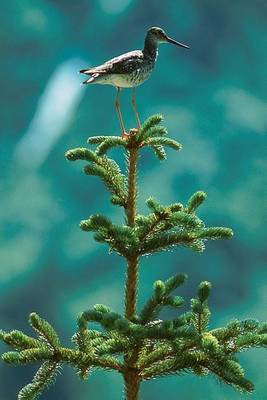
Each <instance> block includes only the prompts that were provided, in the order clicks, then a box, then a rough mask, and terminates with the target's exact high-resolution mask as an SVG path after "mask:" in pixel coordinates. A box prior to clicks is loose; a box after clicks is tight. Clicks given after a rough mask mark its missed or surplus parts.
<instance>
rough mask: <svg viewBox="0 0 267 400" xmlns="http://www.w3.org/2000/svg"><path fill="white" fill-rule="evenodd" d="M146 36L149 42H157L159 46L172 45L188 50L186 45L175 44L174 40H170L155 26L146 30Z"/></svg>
mask: <svg viewBox="0 0 267 400" xmlns="http://www.w3.org/2000/svg"><path fill="white" fill-rule="evenodd" d="M147 36H148V37H149V38H150V39H151V40H153V41H155V42H157V43H158V44H160V43H172V44H176V45H177V46H180V47H184V48H186V49H189V46H187V45H186V44H183V43H180V42H177V41H176V40H174V39H172V38H170V37H169V36H167V34H166V33H165V32H164V30H163V29H161V28H158V27H155V26H153V27H152V28H149V29H148V31H147Z"/></svg>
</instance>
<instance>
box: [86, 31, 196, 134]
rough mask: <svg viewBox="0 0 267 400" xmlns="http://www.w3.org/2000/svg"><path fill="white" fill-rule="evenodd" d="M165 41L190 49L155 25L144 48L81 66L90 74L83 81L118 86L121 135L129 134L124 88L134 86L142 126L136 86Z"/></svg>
mask: <svg viewBox="0 0 267 400" xmlns="http://www.w3.org/2000/svg"><path fill="white" fill-rule="evenodd" d="M162 43H171V44H174V45H176V46H180V47H183V48H186V49H189V46H188V45H186V44H183V43H180V42H177V41H176V40H174V39H172V38H170V37H169V36H167V34H166V33H165V31H164V30H163V29H162V28H159V27H151V28H149V29H148V30H147V33H146V36H145V42H144V49H143V50H134V51H130V52H128V53H124V54H121V55H120V56H118V57H115V58H112V59H111V60H108V61H106V62H104V63H103V64H101V65H98V66H96V67H92V68H87V69H81V70H80V73H81V74H85V75H88V76H89V78H87V79H86V80H85V81H84V82H82V84H100V85H112V86H114V87H115V88H116V90H117V94H116V98H115V108H116V110H117V113H118V118H119V123H120V128H121V135H122V137H123V138H124V139H125V138H127V137H128V134H127V132H126V130H125V125H124V122H123V119H122V113H121V108H120V92H121V89H122V88H132V96H131V103H132V107H133V111H134V115H135V119H136V122H137V129H138V130H139V129H140V127H141V122H140V118H139V115H138V112H137V107H136V90H135V88H136V87H137V86H139V85H141V84H142V83H144V82H145V81H146V80H147V79H148V78H149V77H150V75H151V73H152V71H153V69H154V66H155V63H156V60H157V57H158V46H159V44H162Z"/></svg>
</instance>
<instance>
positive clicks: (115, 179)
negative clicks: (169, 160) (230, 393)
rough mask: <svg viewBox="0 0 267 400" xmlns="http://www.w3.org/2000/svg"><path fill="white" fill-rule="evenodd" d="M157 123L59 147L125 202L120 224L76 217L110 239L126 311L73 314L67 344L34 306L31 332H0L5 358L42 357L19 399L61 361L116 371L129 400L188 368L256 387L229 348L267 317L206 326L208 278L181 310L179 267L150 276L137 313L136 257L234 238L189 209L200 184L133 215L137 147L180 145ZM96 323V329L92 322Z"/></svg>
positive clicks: (48, 379)
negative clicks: (117, 153)
mask: <svg viewBox="0 0 267 400" xmlns="http://www.w3.org/2000/svg"><path fill="white" fill-rule="evenodd" d="M162 120H163V118H162V116H161V115H159V114H157V115H154V116H152V117H150V118H149V119H148V120H147V121H146V122H145V123H144V124H143V126H142V127H141V128H140V129H139V131H137V130H134V129H133V130H131V131H129V135H128V137H127V139H124V138H121V137H117V136H111V137H110V136H95V137H91V138H89V139H88V143H89V144H90V145H97V147H96V149H95V150H91V149H87V148H76V149H73V150H69V151H68V152H67V153H66V158H67V159H68V160H70V161H76V160H84V161H87V162H88V164H87V165H86V166H85V167H84V172H85V174H86V175H95V176H98V177H99V178H100V179H101V180H102V181H103V183H104V184H105V186H106V188H107V190H108V191H109V192H110V194H111V202H112V204H114V205H120V206H122V207H123V208H124V211H125V217H126V218H125V221H126V222H125V224H123V225H118V224H115V223H113V222H112V221H111V220H110V219H109V218H108V217H106V216H105V215H101V214H96V215H91V216H90V217H89V218H88V219H86V220H83V221H81V223H80V227H81V229H82V230H84V231H86V232H93V233H94V238H95V240H96V241H98V242H100V243H105V244H107V245H108V246H109V250H110V251H114V252H116V253H117V254H119V255H120V256H122V257H124V258H125V259H126V261H127V268H128V269H127V279H126V287H125V293H126V294H125V314H124V315H121V314H118V313H116V312H114V311H112V310H111V309H110V308H109V307H107V306H105V305H102V304H97V305H95V306H94V307H93V308H92V309H89V310H87V311H84V312H82V313H81V314H80V315H79V316H78V318H77V331H76V333H75V334H74V336H73V337H72V344H71V346H70V347H63V346H62V345H61V343H60V340H59V337H58V335H57V333H56V331H55V330H54V328H53V327H52V326H51V325H50V324H49V323H48V322H47V321H46V320H44V319H42V318H40V317H39V316H38V315H37V314H36V313H32V314H30V317H29V324H30V325H31V327H32V328H33V330H34V331H35V332H36V334H37V337H31V336H28V335H26V334H24V333H23V332H21V331H18V330H12V331H11V332H9V333H7V332H4V331H0V339H1V340H2V341H4V342H5V343H6V344H7V345H8V346H10V347H11V351H9V352H6V353H4V354H3V355H2V360H3V361H5V362H7V363H12V364H25V363H31V362H36V363H41V367H40V368H39V370H38V371H37V373H36V375H35V376H34V378H33V380H32V382H31V383H30V384H28V385H27V386H25V387H24V388H23V389H21V391H20V392H19V395H18V399H20V400H32V399H37V398H38V397H39V395H40V394H41V393H42V391H43V390H44V389H46V388H47V387H49V385H50V384H51V383H53V381H54V379H55V376H56V373H57V371H58V369H59V368H60V367H61V366H62V365H64V364H69V365H71V366H72V367H73V368H75V370H76V371H77V373H78V375H79V376H80V378H82V379H86V378H87V377H88V376H89V374H90V373H91V372H92V370H93V369H96V368H101V369H105V370H107V371H114V370H115V371H117V372H118V373H120V374H122V375H123V377H124V379H125V382H126V389H125V393H126V396H128V394H129V393H130V394H129V398H131V399H132V400H133V399H137V397H136V395H133V394H131V391H132V393H133V392H135V393H137V392H138V387H139V386H138V385H139V383H140V382H142V381H144V380H148V379H153V378H156V377H162V376H168V375H179V374H181V373H185V372H191V373H195V374H197V375H207V374H210V373H211V374H213V375H215V376H216V377H217V378H218V379H219V380H221V381H222V382H224V383H226V384H229V385H231V386H233V387H235V388H237V389H239V390H241V391H243V392H251V391H252V390H253V384H252V383H251V382H250V381H249V380H247V379H246V378H245V377H244V371H243V369H242V367H241V366H240V364H239V363H238V361H237V357H236V355H237V354H238V353H239V352H241V351H243V350H246V349H248V348H252V347H267V323H263V324H261V323H259V322H258V321H255V320H245V321H238V320H235V321H232V322H230V323H229V324H228V325H226V326H225V327H219V328H213V329H211V328H210V327H209V325H210V320H211V312H210V309H209V306H208V299H209V295H210V291H211V284H210V283H209V282H206V281H204V282H201V283H200V284H199V287H198V290H197V295H196V297H195V298H193V299H191V305H190V307H189V308H188V309H187V310H185V311H184V308H186V307H188V304H187V303H188V302H186V301H185V300H184V299H183V298H182V297H181V296H179V295H177V294H176V293H175V291H176V290H177V288H178V287H179V286H181V285H183V284H184V283H185V281H186V279H187V275H186V274H177V275H175V276H172V277H170V278H169V279H167V280H165V281H162V280H157V281H156V282H154V285H153V293H152V295H151V297H150V298H149V299H148V300H147V301H146V303H145V304H144V305H143V307H142V308H141V309H140V310H139V311H138V310H137V309H136V292H137V271H138V263H139V260H140V257H141V256H143V255H147V254H151V253H156V252H159V251H166V250H170V249H174V248H176V247H179V246H185V247H187V248H190V249H192V250H194V251H197V252H201V251H203V250H204V248H205V242H206V241H207V240H215V239H216V240H217V239H230V238H231V237H232V236H233V232H232V230H231V229H229V228H225V227H206V226H205V224H204V222H203V221H202V220H201V219H200V218H199V217H198V216H197V215H196V212H197V209H198V207H199V206H200V205H201V204H202V203H203V202H204V200H205V199H206V194H205V193H204V192H202V191H198V192H196V193H194V194H193V195H192V196H191V197H190V199H189V200H188V202H187V204H186V205H185V206H184V205H183V204H181V203H180V202H176V203H173V204H170V205H162V204H160V202H158V201H157V200H155V199H154V198H152V197H150V198H149V199H147V201H146V204H147V206H148V208H149V213H148V214H146V215H140V214H137V212H136V197H137V188H136V175H137V174H136V162H137V158H138V157H137V155H138V152H139V151H140V150H142V148H143V147H150V148H151V149H152V150H153V151H154V152H155V154H156V156H157V157H158V158H159V159H160V160H163V159H165V158H166V151H165V147H169V148H171V149H174V150H180V149H181V145H180V144H179V143H178V142H176V141H174V140H172V139H170V138H168V137H167V130H166V129H165V127H164V126H162V125H161V123H162ZM115 147H121V148H122V149H123V150H124V151H125V153H126V164H127V165H126V170H127V171H128V177H126V175H124V174H123V173H122V172H121V170H120V167H119V165H118V164H117V163H116V162H115V161H114V160H112V159H110V158H108V157H107V156H106V153H107V152H108V151H109V150H110V149H112V148H115ZM182 306H183V307H184V308H183V309H182V308H181V307H182ZM166 307H172V308H173V309H174V310H175V318H173V319H169V320H166V319H165V320H163V319H161V318H162V311H164V309H166ZM182 310H183V311H182ZM96 324H97V326H98V329H93V328H94V327H95V325H96ZM127 382H128V383H127ZM129 382H130V383H129ZM127 385H128V386H127ZM127 398H128V397H127Z"/></svg>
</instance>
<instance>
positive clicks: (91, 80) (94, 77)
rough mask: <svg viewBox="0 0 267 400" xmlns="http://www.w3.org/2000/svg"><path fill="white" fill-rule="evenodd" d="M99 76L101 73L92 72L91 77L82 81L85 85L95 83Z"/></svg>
mask: <svg viewBox="0 0 267 400" xmlns="http://www.w3.org/2000/svg"><path fill="white" fill-rule="evenodd" d="M98 77H99V74H92V75H91V76H90V78H88V79H86V80H85V81H83V82H82V84H83V85H86V84H89V83H93V82H94V81H95V80H96V79H97V78H98Z"/></svg>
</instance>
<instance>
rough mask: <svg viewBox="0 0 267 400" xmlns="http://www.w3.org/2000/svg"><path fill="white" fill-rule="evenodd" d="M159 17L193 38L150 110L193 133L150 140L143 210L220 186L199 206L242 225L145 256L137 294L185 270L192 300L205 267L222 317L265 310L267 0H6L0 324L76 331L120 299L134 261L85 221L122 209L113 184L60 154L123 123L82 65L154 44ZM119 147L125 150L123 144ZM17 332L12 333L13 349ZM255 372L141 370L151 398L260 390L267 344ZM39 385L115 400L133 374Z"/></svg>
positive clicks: (167, 53)
mask: <svg viewBox="0 0 267 400" xmlns="http://www.w3.org/2000/svg"><path fill="white" fill-rule="evenodd" d="M155 25H156V26H161V27H163V28H164V29H165V30H166V32H167V33H168V34H169V35H170V36H171V37H173V38H175V39H177V40H179V41H181V42H184V43H187V44H190V46H191V49H190V50H184V49H181V48H178V47H175V46H171V45H164V46H161V47H160V51H159V58H158V61H157V65H156V68H155V71H154V72H153V75H152V76H151V78H150V80H149V81H147V82H146V83H145V84H144V85H143V86H141V87H140V88H139V89H138V90H137V101H138V107H139V113H140V116H141V118H142V120H144V119H145V118H146V117H148V116H149V115H151V114H153V113H156V112H161V113H163V114H164V116H165V123H166V126H167V127H168V129H169V132H170V135H171V136H172V137H173V138H175V139H177V140H178V141H180V142H181V143H182V144H183V150H182V152H181V153H179V154H177V153H174V152H172V151H169V152H168V156H169V157H168V160H167V161H166V162H162V163H159V162H158V161H157V160H155V159H154V156H153V155H152V154H150V152H149V151H144V152H143V154H142V157H141V159H140V164H139V184H140V195H139V209H140V210H142V211H145V206H144V200H145V198H147V197H148V196H150V195H153V196H155V197H156V198H158V200H159V201H161V202H162V203H166V204H167V203H169V202H175V201H182V202H185V201H186V200H187V199H188V197H189V196H190V195H191V194H192V193H193V192H194V191H196V190H204V191H206V192H207V193H208V199H207V201H206V203H205V204H204V205H203V206H202V208H201V212H200V216H201V217H203V219H204V220H205V221H206V222H207V224H208V225H211V226H212V225H225V226H229V227H232V228H233V229H234V232H235V236H234V238H233V240H231V241H220V242H212V243H211V242H209V243H208V244H207V250H206V251H205V252H204V253H203V254H201V255H199V254H194V253H191V252H190V251H189V250H188V249H177V250H175V251H172V252H170V253H164V254H161V255H154V256H151V257H149V258H144V260H143V262H142V266H141V273H140V292H139V302H140V303H142V302H143V301H144V300H145V299H146V298H147V297H148V296H149V294H150V292H151V285H152V283H153V281H154V280H156V279H160V278H161V279H164V278H167V277H169V276H170V275H171V274H174V273H177V272H187V273H188V275H189V280H188V282H187V284H186V285H185V287H184V288H182V289H181V291H180V293H181V294H183V295H185V296H186V298H187V299H188V300H189V299H190V297H192V296H193V295H194V293H195V290H196V286H197V284H198V283H199V282H200V281H201V280H210V281H211V282H212V283H213V287H214V290H213V293H212V296H211V308H212V311H213V317H212V322H211V326H212V327H215V326H221V325H223V324H225V323H226V322H228V321H229V320H231V319H232V318H234V317H237V318H240V319H242V318H258V319H260V320H262V321H263V320H265V321H266V320H267V307H266V306H267V269H266V259H267V252H266V223H267V213H266V200H267V178H266V167H267V156H266V149H267V146H266V144H267V143H266V130H267V129H266V128H267V99H266V93H267V92H266V89H267V79H266V76H267V53H266V44H267V29H266V26H267V3H266V1H264V0H262V1H261V0H255V1H250V0H236V1H234V2H233V1H228V0H222V1H213V0H202V1H198V0H191V1H187V0H180V1H171V0H165V1H164V2H163V1H154V0H153V1H152V0H147V1H140V0H139V1H133V0H132V1H131V0H117V1H115V0H114V1H113V0H95V1H88V0H79V1H77V2H75V1H72V0H61V1H59V0H58V1H55V0H46V1H45V0H43V1H41V0H20V1H18V0H17V1H15V0H9V1H7V2H5V3H3V5H1V16H0V41H1V43H0V45H1V61H0V62H1V64H2V73H1V76H0V80H1V119H0V121H1V136H0V147H1V151H0V171H1V178H0V222H1V230H0V246H1V247H0V261H1V267H0V288H1V290H0V326H1V327H2V328H3V329H5V330H9V329H14V328H16V329H22V330H25V331H26V332H28V333H30V332H31V331H30V328H29V327H28V324H27V316H28V314H29V313H30V312H31V311H36V312H38V313H40V315H41V316H43V317H45V318H47V319H48V320H49V321H50V322H51V323H52V324H53V325H54V326H55V328H56V329H57V330H58V332H59V334H60V336H61V338H62V342H63V343H64V344H65V345H68V344H69V339H70V337H71V336H72V334H73V333H74V331H75V319H76V315H77V314H78V313H79V312H81V311H82V310H85V309H86V308H89V307H92V306H93V305H94V304H95V303H104V304H107V305H109V306H111V307H113V308H114V309H115V310H116V311H122V310H123V284H124V283H123V282H124V273H125V265H124V262H123V260H122V259H121V258H120V257H118V256H116V255H108V254H107V248H106V247H105V246H101V245H100V244H98V243H95V242H94V241H93V239H92V237H91V235H90V234H86V233H84V232H82V231H80V230H79V227H78V224H79V221H80V220H81V219H84V218H86V217H88V216H89V215H90V214H91V213H95V212H101V213H106V214H107V215H109V216H110V217H112V218H114V219H115V220H117V221H118V220H122V217H121V210H120V209H119V208H116V207H114V206H112V205H111V204H110V203H109V198H108V195H107V193H106V191H105V189H104V187H103V185H102V184H101V183H100V182H99V181H98V180H97V179H96V178H92V177H86V176H85V175H83V174H82V173H81V168H82V166H83V165H82V163H74V164H71V163H68V162H67V161H65V159H64V152H65V151H66V150H67V149H69V148H72V147H77V146H84V145H86V139H87V137H88V136H92V135H95V134H117V133H119V125H118V120H117V117H116V114H115V111H114V107H113V101H114V95H115V91H114V89H113V88H112V87H108V86H97V85H95V86H91V87H82V86H80V85H79V83H80V81H81V77H80V76H79V75H78V74H77V71H78V70H79V69H80V68H84V67H87V66H90V65H97V64H100V63H102V62H103V61H105V60H107V59H109V58H111V57H113V56H116V55H119V54H121V53H123V52H126V51H129V50H131V49H138V48H142V46H143V39H144V35H145V32H146V29H147V28H148V27H150V26H155ZM122 98H123V99H122V108H123V115H124V120H125V123H126V126H127V127H128V128H129V127H132V126H134V118H133V113H132V111H131V109H130V91H128V90H125V91H123V93H122ZM112 156H114V157H116V159H118V160H120V161H121V162H122V161H123V160H122V157H121V156H120V152H119V151H114V152H113V153H112ZM4 348H6V347H5V346H2V345H1V350H4ZM240 359H241V360H242V362H243V365H244V367H245V368H246V371H247V376H248V377H249V378H251V379H252V380H253V382H254V383H255V385H256V391H255V393H254V394H253V395H249V396H247V395H244V394H239V393H238V392H235V391H234V390H233V389H232V388H229V387H225V386H223V385H221V384H218V382H216V380H215V379H214V378H213V377H208V378H199V377H194V376H191V375H184V376H181V377H172V378H162V379H158V380H156V381H155V380H153V381H151V382H147V383H144V384H143V386H142V391H141V397H140V398H141V399H155V400H156V399H160V398H161V397H162V393H163V391H165V393H166V395H167V396H168V399H169V400H176V399H183V400H191V399H196V398H198V399H204V398H205V399H206V400H214V399H216V400H222V399H227V400H241V399H242V400H243V399H246V398H248V399H251V400H264V399H266V391H267V379H266V374H267V362H266V351H265V350H252V351H249V352H247V353H245V354H242V355H241V356H240ZM35 369H36V365H34V366H27V367H13V366H8V365H4V364H2V363H1V364H0V398H1V400H12V399H14V398H15V394H16V393H17V392H18V390H19V388H21V387H22V386H23V385H25V384H26V383H28V382H29V381H30V380H31V378H32V375H33V373H34V371H35ZM42 398H43V399H51V400H52V399H60V400H61V399H62V400H72V399H79V400H86V399H95V400H98V399H99V400H101V399H105V400H118V399H119V398H122V380H121V378H120V377H119V376H117V375H116V374H113V373H107V372H94V373H93V374H92V376H91V377H90V378H89V380H88V382H81V381H79V379H78V378H77V377H76V375H75V373H74V372H73V370H72V369H70V368H68V367H66V368H64V370H63V373H62V375H60V376H59V377H58V380H57V383H56V385H55V386H53V387H52V388H51V389H50V390H49V391H48V392H45V393H44V394H43V397H42Z"/></svg>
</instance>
